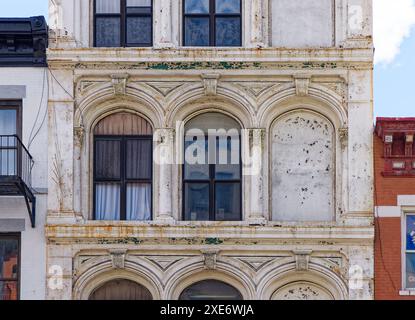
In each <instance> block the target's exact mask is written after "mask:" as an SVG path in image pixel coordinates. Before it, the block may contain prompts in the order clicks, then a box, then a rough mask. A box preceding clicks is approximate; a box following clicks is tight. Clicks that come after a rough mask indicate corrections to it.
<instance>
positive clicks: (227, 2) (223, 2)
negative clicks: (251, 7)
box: [216, 0, 241, 13]
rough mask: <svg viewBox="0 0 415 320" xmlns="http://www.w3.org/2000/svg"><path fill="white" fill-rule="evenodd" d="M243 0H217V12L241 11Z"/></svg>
mask: <svg viewBox="0 0 415 320" xmlns="http://www.w3.org/2000/svg"><path fill="white" fill-rule="evenodd" d="M240 12H241V0H216V13H240Z"/></svg>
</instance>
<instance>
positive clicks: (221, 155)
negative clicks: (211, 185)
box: [215, 136, 241, 180]
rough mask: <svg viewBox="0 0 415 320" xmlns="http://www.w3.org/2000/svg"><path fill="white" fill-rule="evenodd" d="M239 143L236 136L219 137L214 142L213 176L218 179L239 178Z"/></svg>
mask: <svg viewBox="0 0 415 320" xmlns="http://www.w3.org/2000/svg"><path fill="white" fill-rule="evenodd" d="M239 146H240V143H239V136H237V137H235V136H234V137H220V138H218V139H217V143H216V166H215V177H216V179H218V180H235V179H239V178H240V171H241V167H240V165H239V162H240V151H239V149H240V147H239Z"/></svg>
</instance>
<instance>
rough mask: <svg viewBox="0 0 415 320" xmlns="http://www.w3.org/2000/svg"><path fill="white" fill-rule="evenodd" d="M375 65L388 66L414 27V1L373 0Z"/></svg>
mask: <svg viewBox="0 0 415 320" xmlns="http://www.w3.org/2000/svg"><path fill="white" fill-rule="evenodd" d="M373 14H374V31H373V33H374V41H375V47H376V54H375V63H378V64H389V63H392V62H393V61H394V59H395V58H396V56H397V55H398V54H399V51H400V47H401V44H402V42H403V41H404V40H405V38H407V37H408V36H409V35H410V32H411V28H412V27H413V26H415V0H373Z"/></svg>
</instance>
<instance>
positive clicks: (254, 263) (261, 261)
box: [238, 257, 278, 271]
mask: <svg viewBox="0 0 415 320" xmlns="http://www.w3.org/2000/svg"><path fill="white" fill-rule="evenodd" d="M275 258H278V257H241V258H238V260H240V261H242V262H243V263H245V264H247V265H248V266H249V267H251V268H252V269H253V270H255V271H259V270H261V269H262V268H263V267H265V265H267V264H268V263H270V262H272V261H274V260H275Z"/></svg>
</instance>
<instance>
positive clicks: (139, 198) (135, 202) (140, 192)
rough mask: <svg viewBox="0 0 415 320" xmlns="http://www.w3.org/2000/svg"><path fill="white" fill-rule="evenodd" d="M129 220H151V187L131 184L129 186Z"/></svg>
mask: <svg viewBox="0 0 415 320" xmlns="http://www.w3.org/2000/svg"><path fill="white" fill-rule="evenodd" d="M126 209H127V220H129V221H148V220H151V185H150V184H143V183H130V184H128V185H127V208H126Z"/></svg>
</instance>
